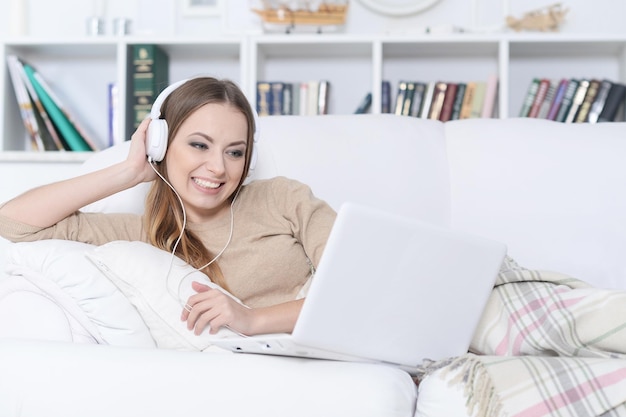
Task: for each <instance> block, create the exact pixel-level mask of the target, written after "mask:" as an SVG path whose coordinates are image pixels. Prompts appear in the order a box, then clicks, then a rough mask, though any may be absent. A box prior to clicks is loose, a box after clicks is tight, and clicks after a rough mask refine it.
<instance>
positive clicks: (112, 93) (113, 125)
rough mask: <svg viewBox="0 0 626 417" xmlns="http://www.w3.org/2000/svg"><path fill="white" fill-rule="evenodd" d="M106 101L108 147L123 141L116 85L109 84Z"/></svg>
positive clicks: (118, 94)
mask: <svg viewBox="0 0 626 417" xmlns="http://www.w3.org/2000/svg"><path fill="white" fill-rule="evenodd" d="M107 100H108V105H109V107H108V108H109V120H108V122H109V123H108V130H109V146H113V145H117V144H118V143H120V142H123V141H124V139H123V138H121V137H120V126H121V125H120V102H119V100H120V92H119V87H118V85H117V83H109V85H108V97H107Z"/></svg>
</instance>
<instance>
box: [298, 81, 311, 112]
mask: <svg viewBox="0 0 626 417" xmlns="http://www.w3.org/2000/svg"><path fill="white" fill-rule="evenodd" d="M298 91H299V93H298V115H300V116H306V115H307V114H308V107H309V83H308V82H306V81H303V82H300V83H298Z"/></svg>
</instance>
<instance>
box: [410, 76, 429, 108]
mask: <svg viewBox="0 0 626 417" xmlns="http://www.w3.org/2000/svg"><path fill="white" fill-rule="evenodd" d="M413 84H414V86H415V87H414V92H413V103H412V104H411V112H410V116H412V117H420V114H421V112H422V106H423V104H424V94H426V83H423V82H418V81H416V82H414V83H413Z"/></svg>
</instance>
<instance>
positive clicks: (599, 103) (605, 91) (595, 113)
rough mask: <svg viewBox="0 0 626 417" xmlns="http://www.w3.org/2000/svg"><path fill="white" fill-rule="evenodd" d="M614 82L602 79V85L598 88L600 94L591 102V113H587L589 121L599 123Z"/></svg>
mask: <svg viewBox="0 0 626 417" xmlns="http://www.w3.org/2000/svg"><path fill="white" fill-rule="evenodd" d="M612 85H613V82H611V81H610V80H602V81H600V87H599V88H598V94H596V98H595V99H594V100H593V103H591V108H590V109H589V114H588V115H587V120H586V121H587V122H588V123H597V122H598V119H599V118H600V114H601V113H602V109H603V108H604V105H605V104H606V99H607V97H608V96H609V91H610V90H611V86H612Z"/></svg>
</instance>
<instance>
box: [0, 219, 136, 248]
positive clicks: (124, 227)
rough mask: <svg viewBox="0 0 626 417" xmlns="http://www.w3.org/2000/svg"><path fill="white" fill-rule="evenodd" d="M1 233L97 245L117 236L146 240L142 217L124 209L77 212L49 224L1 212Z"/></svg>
mask: <svg viewBox="0 0 626 417" xmlns="http://www.w3.org/2000/svg"><path fill="white" fill-rule="evenodd" d="M0 236H2V237H4V238H6V239H8V240H11V241H13V242H32V241H36V240H43V239H62V240H74V241H78V242H83V243H90V244H94V245H102V244H104V243H107V242H110V241H113V240H143V241H145V240H146V236H145V233H144V230H143V222H142V217H141V216H139V215H135V214H121V213H120V214H104V213H82V212H76V213H74V214H72V215H71V216H68V217H66V218H65V219H63V220H61V221H60V222H58V223H57V224H55V225H53V226H50V227H46V228H41V227H36V226H32V225H29V224H25V223H21V222H16V221H14V220H12V219H10V218H8V217H6V216H3V215H0Z"/></svg>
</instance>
